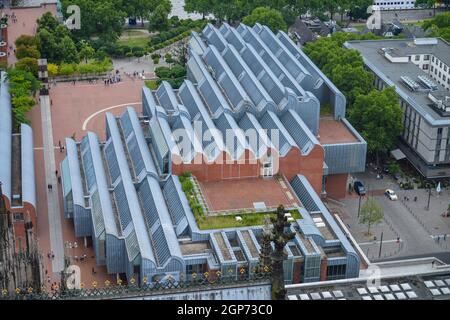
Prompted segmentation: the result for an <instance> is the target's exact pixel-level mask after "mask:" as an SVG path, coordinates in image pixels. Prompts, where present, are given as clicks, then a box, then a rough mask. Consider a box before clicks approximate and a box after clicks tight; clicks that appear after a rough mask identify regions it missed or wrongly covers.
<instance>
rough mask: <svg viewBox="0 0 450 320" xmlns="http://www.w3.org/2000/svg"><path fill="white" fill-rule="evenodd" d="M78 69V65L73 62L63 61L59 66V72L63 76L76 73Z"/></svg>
mask: <svg viewBox="0 0 450 320" xmlns="http://www.w3.org/2000/svg"><path fill="white" fill-rule="evenodd" d="M76 71H77V69H76V65H74V64H71V63H63V64H61V65H60V66H59V74H60V75H62V76H68V75H71V74H74V73H75V72H76Z"/></svg>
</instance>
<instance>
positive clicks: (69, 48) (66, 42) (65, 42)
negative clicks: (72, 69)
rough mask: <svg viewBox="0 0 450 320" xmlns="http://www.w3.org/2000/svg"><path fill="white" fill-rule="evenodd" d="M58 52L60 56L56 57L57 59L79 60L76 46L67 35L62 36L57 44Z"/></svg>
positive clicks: (66, 60) (76, 61)
mask: <svg viewBox="0 0 450 320" xmlns="http://www.w3.org/2000/svg"><path fill="white" fill-rule="evenodd" d="M58 52H59V54H60V56H59V57H58V61H63V62H67V63H73V62H75V63H79V62H80V57H79V55H78V51H77V47H76V46H75V43H74V42H73V40H72V39H71V38H70V37H69V36H65V37H64V38H62V40H61V42H60V44H59V45H58Z"/></svg>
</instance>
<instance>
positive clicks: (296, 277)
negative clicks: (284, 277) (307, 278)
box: [292, 260, 303, 283]
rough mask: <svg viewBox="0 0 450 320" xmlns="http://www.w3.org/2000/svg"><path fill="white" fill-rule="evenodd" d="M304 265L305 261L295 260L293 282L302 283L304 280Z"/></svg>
mask: <svg viewBox="0 0 450 320" xmlns="http://www.w3.org/2000/svg"><path fill="white" fill-rule="evenodd" d="M302 265H303V261H301V260H298V261H295V262H294V270H293V274H292V283H300V282H301V281H302V274H301V270H302Z"/></svg>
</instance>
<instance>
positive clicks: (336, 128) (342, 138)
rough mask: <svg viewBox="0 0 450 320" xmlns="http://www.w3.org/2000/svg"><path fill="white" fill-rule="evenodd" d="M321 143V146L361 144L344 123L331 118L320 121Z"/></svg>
mask: <svg viewBox="0 0 450 320" xmlns="http://www.w3.org/2000/svg"><path fill="white" fill-rule="evenodd" d="M319 141H320V143H321V144H336V143H352V142H359V140H358V139H357V138H356V137H355V136H354V135H353V133H352V132H351V131H350V130H349V129H348V127H347V126H346V125H345V124H344V123H343V122H342V121H339V120H335V119H333V118H331V117H326V118H321V119H320V121H319Z"/></svg>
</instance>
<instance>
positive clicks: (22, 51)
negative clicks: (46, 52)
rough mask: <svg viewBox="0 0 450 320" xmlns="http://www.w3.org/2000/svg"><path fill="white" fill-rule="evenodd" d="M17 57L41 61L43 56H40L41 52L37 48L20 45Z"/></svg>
mask: <svg viewBox="0 0 450 320" xmlns="http://www.w3.org/2000/svg"><path fill="white" fill-rule="evenodd" d="M16 57H17V59H23V58H35V59H39V58H40V57H41V54H40V52H39V50H38V49H37V48H36V46H25V45H20V46H18V47H17V50H16Z"/></svg>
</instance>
